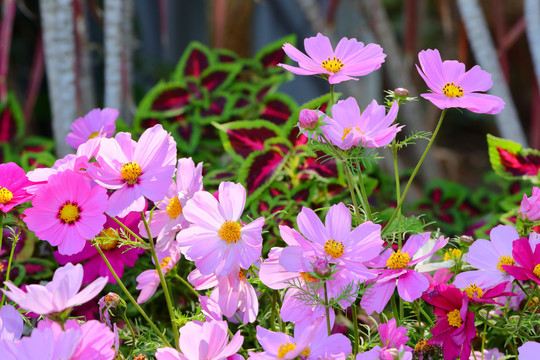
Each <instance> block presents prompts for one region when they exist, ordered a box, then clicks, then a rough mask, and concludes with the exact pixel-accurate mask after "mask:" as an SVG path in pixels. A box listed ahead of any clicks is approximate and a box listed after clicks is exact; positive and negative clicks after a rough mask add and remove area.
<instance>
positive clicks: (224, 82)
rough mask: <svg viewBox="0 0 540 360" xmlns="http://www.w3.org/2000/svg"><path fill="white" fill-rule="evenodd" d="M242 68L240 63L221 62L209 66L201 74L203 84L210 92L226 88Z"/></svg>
mask: <svg viewBox="0 0 540 360" xmlns="http://www.w3.org/2000/svg"><path fill="white" fill-rule="evenodd" d="M241 69H242V67H241V65H240V64H219V65H215V66H212V67H209V68H207V69H206V70H205V71H204V72H203V73H202V74H201V81H200V83H201V86H202V87H204V88H205V89H206V90H207V91H208V92H212V91H219V90H222V89H225V88H227V87H228V86H229V85H230V84H231V82H232V81H233V80H234V79H235V78H236V76H237V75H238V73H239V72H240V70H241Z"/></svg>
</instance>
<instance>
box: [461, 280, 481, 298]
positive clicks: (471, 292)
mask: <svg viewBox="0 0 540 360" xmlns="http://www.w3.org/2000/svg"><path fill="white" fill-rule="evenodd" d="M465 292H466V293H467V296H468V297H469V299H481V298H482V296H484V291H483V290H482V289H481V288H480V287H479V286H478V285H476V283H472V284H471V285H469V286H467V287H466V288H465ZM475 295H476V296H475Z"/></svg>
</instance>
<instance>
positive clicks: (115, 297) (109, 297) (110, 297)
mask: <svg viewBox="0 0 540 360" xmlns="http://www.w3.org/2000/svg"><path fill="white" fill-rule="evenodd" d="M119 298H120V296H118V295H117V294H114V293H109V294H107V295H105V297H104V298H103V300H105V303H107V304H111V303H112V302H113V301H116V300H118V299H119Z"/></svg>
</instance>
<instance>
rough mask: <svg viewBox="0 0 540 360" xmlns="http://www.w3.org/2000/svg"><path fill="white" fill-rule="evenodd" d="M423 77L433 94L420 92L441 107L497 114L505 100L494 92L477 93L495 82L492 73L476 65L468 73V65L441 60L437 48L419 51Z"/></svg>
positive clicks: (485, 89) (420, 71)
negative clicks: (490, 93)
mask: <svg viewBox="0 0 540 360" xmlns="http://www.w3.org/2000/svg"><path fill="white" fill-rule="evenodd" d="M418 60H419V61H420V66H421V68H422V70H420V68H419V67H418V65H417V66H416V69H418V72H419V73H420V76H422V78H423V79H424V81H425V82H426V84H427V86H428V87H429V88H430V89H431V90H432V91H433V93H427V94H421V95H420V96H422V97H423V98H424V99H428V100H429V101H431V102H432V103H433V104H434V105H435V106H437V107H438V108H439V109H447V108H453V107H460V108H465V109H468V110H470V111H472V112H475V113H481V114H498V113H500V112H501V110H502V109H503V108H504V101H503V100H502V99H501V98H499V97H497V96H494V95H489V94H482V93H477V91H487V90H489V89H490V88H491V86H492V85H493V82H492V81H491V75H490V74H489V73H488V72H486V71H484V70H482V69H481V68H480V66H478V65H476V66H474V67H473V68H472V69H470V70H469V71H467V72H465V65H464V64H462V63H460V62H458V61H455V60H446V61H442V60H441V55H440V54H439V51H438V50H431V49H429V50H422V51H421V52H420V53H419V54H418Z"/></svg>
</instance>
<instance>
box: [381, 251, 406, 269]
mask: <svg viewBox="0 0 540 360" xmlns="http://www.w3.org/2000/svg"><path fill="white" fill-rule="evenodd" d="M410 260H411V257H410V256H409V253H407V252H404V253H402V252H401V250H398V251H397V252H395V253H393V254H392V255H391V256H390V258H389V259H388V260H386V266H388V267H389V268H390V269H394V270H395V269H404V268H406V267H407V266H408V265H409V261H410Z"/></svg>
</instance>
